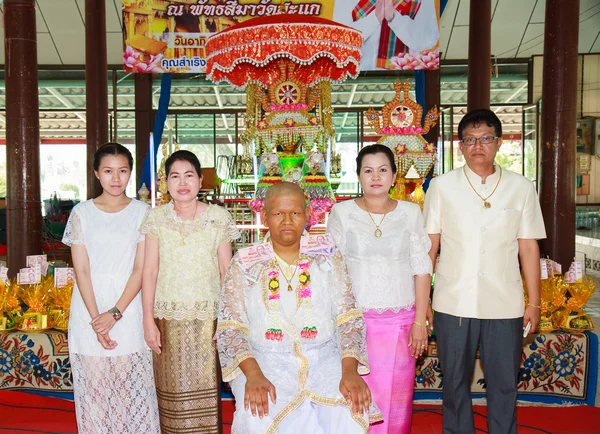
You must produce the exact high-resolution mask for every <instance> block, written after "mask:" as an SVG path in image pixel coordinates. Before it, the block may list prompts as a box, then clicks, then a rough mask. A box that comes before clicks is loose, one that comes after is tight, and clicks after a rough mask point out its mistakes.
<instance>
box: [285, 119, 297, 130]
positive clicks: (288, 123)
mask: <svg viewBox="0 0 600 434" xmlns="http://www.w3.org/2000/svg"><path fill="white" fill-rule="evenodd" d="M283 125H285V126H286V127H288V128H291V127H293V126H294V125H296V121H294V120H293V119H292V118H287V119H286V120H285V122H284V123H283Z"/></svg>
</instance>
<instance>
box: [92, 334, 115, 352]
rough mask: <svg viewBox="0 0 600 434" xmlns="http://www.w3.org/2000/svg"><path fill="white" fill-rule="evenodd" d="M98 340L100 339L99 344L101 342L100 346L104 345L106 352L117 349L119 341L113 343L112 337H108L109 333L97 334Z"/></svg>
mask: <svg viewBox="0 0 600 434" xmlns="http://www.w3.org/2000/svg"><path fill="white" fill-rule="evenodd" d="M96 338H97V339H98V342H100V345H102V348H104V349H105V350H114V349H115V348H117V345H118V344H117V341H113V340H112V339H111V338H110V336H108V333H106V334H104V335H101V334H100V333H96Z"/></svg>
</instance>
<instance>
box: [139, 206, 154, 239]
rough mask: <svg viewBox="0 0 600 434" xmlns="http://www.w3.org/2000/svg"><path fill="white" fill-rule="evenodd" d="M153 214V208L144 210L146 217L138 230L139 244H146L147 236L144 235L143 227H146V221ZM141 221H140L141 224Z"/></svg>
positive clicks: (144, 216)
mask: <svg viewBox="0 0 600 434" xmlns="http://www.w3.org/2000/svg"><path fill="white" fill-rule="evenodd" d="M151 212H152V208H151V207H149V206H148V207H145V208H144V215H143V217H142V219H141V223H140V228H139V229H138V234H139V236H138V240H137V242H138V243H141V242H144V241H146V235H145V234H143V233H142V226H143V225H144V222H145V221H146V219H147V218H148V215H149V214H150V213H151ZM139 221H140V220H138V222H139Z"/></svg>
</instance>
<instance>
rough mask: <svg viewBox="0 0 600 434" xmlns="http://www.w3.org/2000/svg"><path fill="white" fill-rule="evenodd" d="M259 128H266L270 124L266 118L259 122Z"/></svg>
mask: <svg viewBox="0 0 600 434" xmlns="http://www.w3.org/2000/svg"><path fill="white" fill-rule="evenodd" d="M257 126H258V128H261V129H264V128H267V127H268V126H269V123H268V122H267V121H265V120H264V119H263V120H262V121H260V122H259V123H258V124H257Z"/></svg>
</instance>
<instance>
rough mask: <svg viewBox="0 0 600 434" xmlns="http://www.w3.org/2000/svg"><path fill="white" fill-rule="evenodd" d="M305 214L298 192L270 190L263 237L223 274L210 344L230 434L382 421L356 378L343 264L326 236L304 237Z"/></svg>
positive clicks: (358, 339)
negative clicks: (229, 410)
mask: <svg viewBox="0 0 600 434" xmlns="http://www.w3.org/2000/svg"><path fill="white" fill-rule="evenodd" d="M307 217H308V209H307V207H306V201H305V197H304V192H303V191H302V189H300V188H299V187H298V186H296V185H295V184H290V183H280V184H276V185H274V186H272V187H270V188H269V190H268V191H267V194H266V198H265V208H264V211H263V213H262V218H263V222H264V223H265V225H266V226H267V227H268V228H269V234H267V237H266V238H265V241H264V242H263V243H262V244H260V245H259V247H260V248H257V246H253V247H248V248H245V249H241V250H240V251H239V252H238V253H236V255H235V257H234V258H233V260H232V262H231V264H230V267H229V271H228V272H227V275H226V277H225V282H224V284H223V289H222V293H221V307H220V309H219V320H218V326H217V346H218V349H219V357H220V360H221V366H222V369H223V380H224V381H228V382H230V384H231V389H232V391H233V394H234V396H235V399H236V411H235V413H234V416H233V426H232V433H233V434H265V433H281V434H292V433H293V434H296V433H309V434H359V433H360V434H362V433H367V432H368V431H369V422H371V423H372V422H373V421H375V420H378V419H381V413H380V412H379V411H378V410H377V408H376V407H375V405H374V404H373V403H372V400H371V393H370V391H369V389H368V387H367V385H366V384H365V382H364V381H363V379H362V378H361V377H360V374H366V373H368V371H369V366H368V361H367V351H366V344H365V323H364V320H363V317H362V312H361V311H360V310H359V309H357V307H356V301H355V299H354V294H353V292H352V288H351V286H350V280H349V278H348V274H347V271H346V266H345V264H344V261H343V259H342V257H341V255H340V254H339V253H337V252H335V248H334V245H333V242H331V241H330V238H329V236H325V238H323V239H320V240H319V241H320V243H317V240H316V237H315V238H314V239H313V238H312V237H309V236H302V234H303V231H304V227H305V225H306V222H307ZM321 237H323V236H322V235H321ZM324 241H328V242H325V243H324Z"/></svg>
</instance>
